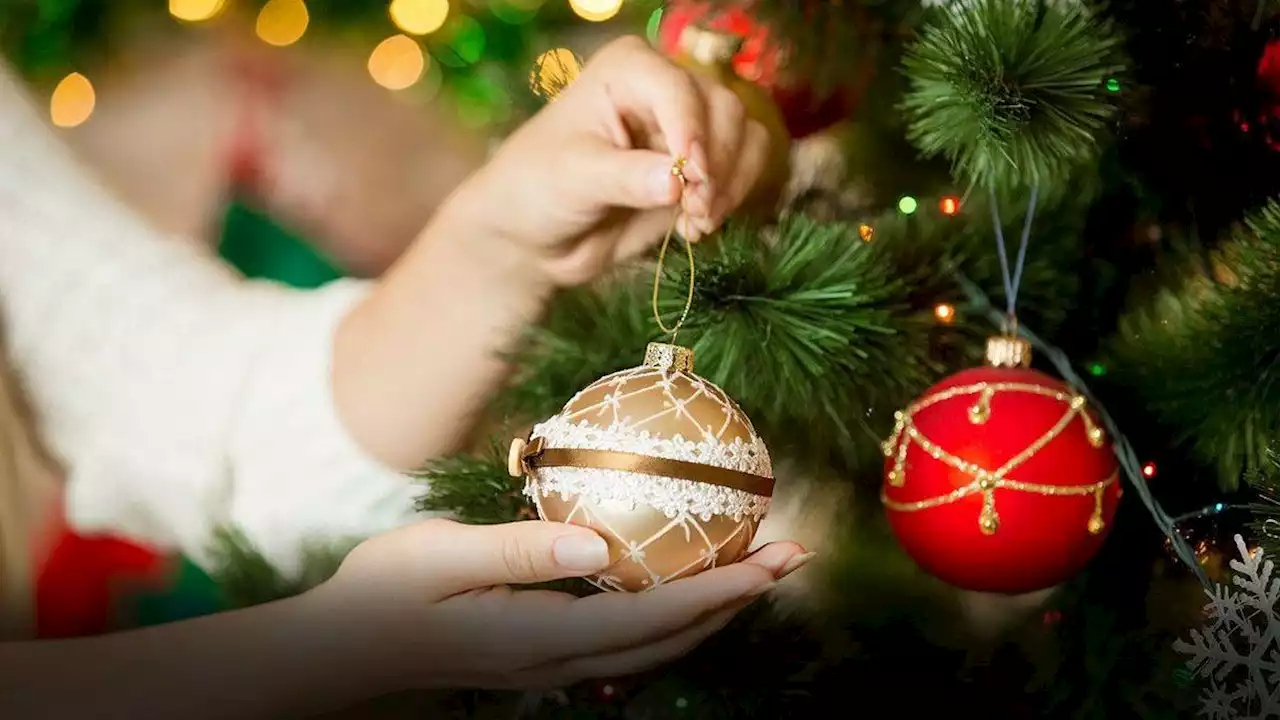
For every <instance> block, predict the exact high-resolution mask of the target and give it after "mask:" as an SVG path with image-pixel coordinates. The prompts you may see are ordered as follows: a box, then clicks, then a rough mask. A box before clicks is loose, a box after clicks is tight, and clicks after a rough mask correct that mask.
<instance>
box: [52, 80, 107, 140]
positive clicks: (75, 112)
mask: <svg viewBox="0 0 1280 720" xmlns="http://www.w3.org/2000/svg"><path fill="white" fill-rule="evenodd" d="M97 104H98V94H97V92H96V91H95V90H94V89H93V83H91V82H89V78H87V77H85V76H84V75H81V74H80V73H71V74H70V75H68V76H66V77H64V78H62V81H61V82H59V83H58V86H57V87H56V88H54V89H53V95H52V96H51V97H50V98H49V119H50V120H51V121H52V122H53V124H54V125H55V126H57V127H60V128H73V127H78V126H80V125H83V124H84V123H85V122H87V121H88V120H89V118H90V117H91V116H92V115H93V110H94V108H95V107H96V106H97Z"/></svg>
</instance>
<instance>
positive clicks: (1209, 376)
mask: <svg viewBox="0 0 1280 720" xmlns="http://www.w3.org/2000/svg"><path fill="white" fill-rule="evenodd" d="M1215 263H1216V265H1217V272H1216V275H1217V276H1218V277H1217V279H1211V278H1210V277H1207V276H1205V275H1204V274H1200V273H1193V274H1192V275H1191V276H1189V277H1188V278H1186V279H1184V280H1183V282H1182V284H1181V285H1180V286H1179V287H1176V288H1171V289H1166V290H1164V291H1162V292H1160V293H1158V294H1157V295H1156V298H1155V300H1154V301H1151V302H1149V303H1147V304H1145V305H1144V306H1142V307H1140V308H1139V309H1137V310H1135V311H1133V312H1130V313H1129V314H1128V315H1127V316H1126V317H1124V318H1122V321H1121V332H1120V333H1119V336H1118V337H1117V338H1116V340H1115V341H1114V343H1113V349H1114V353H1115V355H1116V357H1117V359H1118V360H1119V363H1118V364H1119V365H1120V367H1121V371H1122V373H1123V375H1122V378H1121V380H1122V382H1123V383H1124V384H1125V385H1127V386H1129V387H1132V388H1134V389H1135V390H1137V391H1139V393H1140V395H1141V396H1142V397H1143V399H1144V400H1145V401H1146V404H1147V407H1148V408H1149V409H1150V410H1151V411H1152V412H1153V414H1154V415H1155V418H1156V419H1157V420H1159V421H1161V422H1162V423H1164V424H1165V425H1167V426H1168V427H1170V428H1173V429H1174V430H1175V431H1177V432H1178V433H1179V437H1180V438H1181V439H1182V440H1184V441H1186V442H1188V443H1189V444H1190V446H1191V448H1192V450H1193V452H1194V454H1195V455H1196V456H1197V457H1198V458H1199V460H1201V461H1202V462H1203V463H1204V464H1205V465H1207V466H1210V467H1216V469H1217V475H1218V480H1219V483H1220V485H1221V486H1222V487H1223V488H1226V489H1234V488H1235V487H1237V486H1238V484H1239V481H1240V479H1241V478H1242V477H1244V476H1245V475H1246V474H1250V473H1257V472H1260V471H1264V470H1265V469H1266V468H1267V458H1266V452H1267V449H1268V447H1269V445H1270V444H1271V443H1272V442H1274V441H1275V439H1276V438H1277V437H1280V303H1277V302H1276V297H1278V296H1280V204H1276V203H1274V202H1273V203H1270V204H1268V205H1267V206H1266V207H1265V208H1263V209H1262V210H1261V211H1259V212H1257V213H1255V214H1254V215H1253V216H1252V217H1251V218H1249V219H1248V220H1247V221H1246V223H1245V224H1244V225H1243V226H1242V227H1240V228H1238V229H1237V230H1236V231H1235V232H1234V234H1233V237H1232V239H1231V241H1230V242H1229V243H1227V244H1226V245H1225V246H1224V247H1223V248H1222V252H1221V254H1220V255H1219V257H1218V258H1217V259H1216V261H1215Z"/></svg>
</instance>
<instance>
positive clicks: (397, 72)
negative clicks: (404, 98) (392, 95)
mask: <svg viewBox="0 0 1280 720" xmlns="http://www.w3.org/2000/svg"><path fill="white" fill-rule="evenodd" d="M426 69H427V57H426V55H425V54H424V53H423V52H422V47H421V46H420V45H418V43H417V42H416V41H415V40H414V39H413V38H411V37H409V36H407V35H392V36H391V37H389V38H387V39H386V40H383V41H382V42H380V43H378V46H377V47H376V48H374V49H373V52H372V53H371V54H370V55H369V75H370V76H371V77H372V78H373V81H374V82H376V83H378V84H379V85H381V86H382V87H384V88H386V89H388V90H404V89H406V88H408V87H411V86H413V85H414V84H415V83H417V82H418V80H419V79H420V78H421V77H422V73H423V71H425V70H426Z"/></svg>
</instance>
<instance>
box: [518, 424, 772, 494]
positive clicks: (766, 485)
mask: <svg viewBox="0 0 1280 720" xmlns="http://www.w3.org/2000/svg"><path fill="white" fill-rule="evenodd" d="M524 465H525V467H526V468H535V467H573V468H584V469H595V470H623V471H626V472H634V473H642V474H644V475H658V476H661V477H669V478H678V479H683V480H693V481H695V482H702V483H707V484H708V485H718V486H720V487H726V488H730V489H732V490H741V491H742V492H746V493H751V494H753V495H760V496H763V497H773V478H767V477H762V476H760V475H752V474H751V473H745V472H739V471H737V470H726V469H724V468H719V467H715V466H714V465H702V464H700V463H691V462H684V461H683V460H667V459H666V458H655V457H649V456H648V455H636V454H633V453H625V452H615V451H613V450H579V449H574V448H544V447H543V444H542V438H534V440H533V442H531V443H529V445H528V446H527V447H526V449H525V453H524Z"/></svg>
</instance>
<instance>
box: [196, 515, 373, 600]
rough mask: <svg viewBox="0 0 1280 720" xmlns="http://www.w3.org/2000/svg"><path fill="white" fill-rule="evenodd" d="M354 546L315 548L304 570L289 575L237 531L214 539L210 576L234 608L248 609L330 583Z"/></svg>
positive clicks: (304, 562) (306, 556) (308, 551)
mask: <svg viewBox="0 0 1280 720" xmlns="http://www.w3.org/2000/svg"><path fill="white" fill-rule="evenodd" d="M353 545H354V543H349V544H346V545H345V546H343V545H342V544H337V545H334V546H329V547H323V546H320V545H315V546H312V547H310V548H306V549H305V550H304V552H303V558H302V563H301V565H300V567H301V571H300V572H299V573H298V574H297V575H295V576H292V577H290V576H287V575H285V574H284V573H282V572H281V571H280V570H279V568H277V567H276V566H275V565H273V564H272V563H271V561H270V560H268V559H267V558H266V556H264V555H263V554H262V553H261V552H260V551H259V550H258V549H257V548H256V547H254V546H253V543H251V542H250V541H249V539H248V538H246V537H245V536H244V534H243V533H242V532H240V531H238V530H234V529H224V530H220V531H219V532H218V533H217V535H216V536H215V548H214V565H215V568H216V569H215V570H214V571H213V572H212V573H211V575H212V577H213V579H214V581H215V582H217V583H218V585H219V587H221V588H222V591H223V593H224V594H225V596H226V599H227V601H228V603H229V605H230V607H231V608H245V607H251V606H254V605H261V604H263V603H268V602H274V601H276V600H283V599H285V598H290V597H294V596H296V595H301V594H302V593H304V592H306V591H307V590H310V589H311V588H313V587H316V586H317V585H319V584H320V583H322V582H324V581H325V580H328V579H329V578H330V577H332V576H333V574H334V573H335V572H337V570H338V566H339V565H341V564H342V559H343V558H344V557H346V555H347V552H348V551H349V550H350V549H351V546H353Z"/></svg>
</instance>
